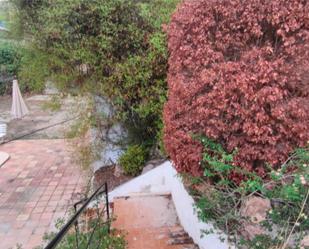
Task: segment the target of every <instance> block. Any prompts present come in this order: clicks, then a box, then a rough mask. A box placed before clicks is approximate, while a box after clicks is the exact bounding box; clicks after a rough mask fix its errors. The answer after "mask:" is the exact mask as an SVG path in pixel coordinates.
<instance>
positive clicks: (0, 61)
mask: <svg viewBox="0 0 309 249" xmlns="http://www.w3.org/2000/svg"><path fill="white" fill-rule="evenodd" d="M21 57H22V53H21V49H20V48H19V47H18V46H17V45H15V44H12V43H9V42H5V41H1V42H0V95H1V94H4V93H5V92H6V90H7V89H8V88H9V86H10V83H11V79H12V77H13V76H14V75H17V73H18V70H19V67H20V61H21Z"/></svg>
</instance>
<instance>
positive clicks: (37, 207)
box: [0, 139, 86, 249]
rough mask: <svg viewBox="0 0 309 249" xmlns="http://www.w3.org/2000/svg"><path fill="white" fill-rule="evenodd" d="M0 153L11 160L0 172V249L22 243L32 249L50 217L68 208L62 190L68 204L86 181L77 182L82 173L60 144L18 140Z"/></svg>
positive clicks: (61, 142) (52, 222)
mask: <svg viewBox="0 0 309 249" xmlns="http://www.w3.org/2000/svg"><path fill="white" fill-rule="evenodd" d="M0 150H1V151H4V152H7V153H9V154H10V156H11V157H10V160H9V161H7V162H6V163H5V164H4V165H3V166H2V167H1V168H0V241H5V243H3V244H1V246H0V248H1V249H8V248H10V247H14V246H15V245H16V244H18V243H20V244H22V243H23V247H22V248H23V249H32V248H33V247H34V245H35V246H37V245H40V244H41V242H42V236H43V235H44V233H45V232H48V229H49V228H50V226H51V225H52V224H54V217H59V216H61V215H63V212H64V210H67V209H68V208H69V206H68V205H69V204H70V203H69V202H67V201H65V200H63V198H62V197H63V196H62V195H63V194H64V191H65V189H66V187H69V189H70V192H68V193H66V197H67V198H68V200H70V199H72V196H73V194H74V193H75V189H76V186H77V185H78V186H79V185H80V186H79V188H80V187H83V186H84V183H85V182H86V181H85V182H82V183H81V182H80V181H79V178H80V176H81V175H83V172H81V170H80V167H78V166H76V165H74V164H73V163H72V162H71V160H70V155H71V153H70V152H69V150H68V146H67V144H66V142H65V141H64V140H61V139H59V140H19V141H14V142H11V143H8V144H4V145H0ZM65 172H69V173H70V174H65ZM76 175H77V176H78V177H76ZM55 176H56V177H55ZM83 179H85V177H83ZM72 186H74V187H73V188H72ZM58 206H59V207H58ZM32 234H34V235H35V236H32Z"/></svg>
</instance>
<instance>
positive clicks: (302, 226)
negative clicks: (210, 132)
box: [184, 137, 309, 249]
mask: <svg viewBox="0 0 309 249" xmlns="http://www.w3.org/2000/svg"><path fill="white" fill-rule="evenodd" d="M198 139H199V140H200V142H201V144H202V145H203V157H202V161H201V162H200V165H201V168H202V169H203V175H204V176H203V177H200V178H193V179H194V181H192V177H190V179H189V181H188V182H189V184H188V185H189V189H190V190H191V194H192V195H193V196H194V198H195V200H196V207H197V213H198V216H199V218H200V219H201V220H202V221H203V222H212V223H213V224H214V225H215V228H219V229H220V230H222V231H224V232H225V233H226V234H227V235H228V239H229V240H230V242H233V243H234V244H236V245H237V248H244V247H243V246H247V248H255V249H269V248H278V249H279V248H280V249H282V248H286V249H287V248H291V247H290V246H289V243H290V242H291V240H292V238H293V240H294V244H295V246H296V247H293V248H300V247H299V244H300V241H301V239H302V238H303V237H304V236H305V234H306V233H307V232H308V231H309V219H308V216H307V215H308V213H309V201H308V200H309V199H308V198H309V189H308V182H309V174H308V170H309V144H308V146H307V147H305V148H301V149H297V150H296V151H295V152H294V153H293V154H292V155H291V156H290V157H289V159H288V160H287V161H286V162H285V163H284V164H283V165H281V167H280V168H278V169H277V170H276V171H275V170H273V169H272V168H271V167H270V166H269V169H268V173H267V178H266V179H262V178H261V177H260V176H259V175H258V174H257V173H252V172H250V171H246V170H244V169H243V168H241V167H237V166H236V165H235V162H234V157H235V155H236V154H237V151H235V152H233V153H228V152H226V151H225V150H224V149H223V148H222V146H221V145H220V144H218V143H216V142H214V141H212V140H210V139H208V138H207V137H199V138H198ZM234 173H241V174H242V175H243V176H245V179H244V181H243V182H242V183H241V184H240V185H236V184H235V182H234V181H233V180H232V179H231V175H232V174H234ZM184 179H188V177H185V178H184ZM196 179H198V180H196ZM252 196H258V197H261V198H263V199H268V200H269V201H270V203H271V207H272V209H271V210H269V211H268V213H267V217H266V220H264V221H262V222H260V224H259V225H260V226H261V227H262V228H263V229H264V231H265V233H264V234H260V235H258V236H255V237H254V238H253V239H251V240H250V239H249V240H248V239H247V238H245V237H244V236H243V235H242V231H243V229H244V224H245V223H246V222H247V221H248V217H243V216H242V214H241V212H240V209H241V207H242V205H243V204H244V203H245V201H246V200H247V199H248V198H249V197H252ZM271 231H273V235H274V236H270V234H271ZM204 232H205V233H206V234H210V233H213V232H214V230H208V231H204ZM265 238H267V239H265ZM245 248H246V247H245Z"/></svg>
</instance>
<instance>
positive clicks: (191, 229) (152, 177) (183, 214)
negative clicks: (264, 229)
mask: <svg viewBox="0 0 309 249" xmlns="http://www.w3.org/2000/svg"><path fill="white" fill-rule="evenodd" d="M167 193H169V194H171V195H172V199H173V202H174V205H175V208H176V211H177V214H178V218H179V220H180V223H181V225H182V226H183V228H184V230H185V231H186V232H187V233H188V234H189V235H190V236H191V238H192V239H193V240H194V242H195V243H196V244H198V246H199V247H200V248H201V249H230V248H233V247H231V246H229V245H228V244H227V243H226V242H221V240H220V239H219V237H220V235H219V234H209V235H204V236H203V237H202V232H201V231H202V230H208V229H211V228H213V226H212V225H211V224H206V223H202V222H200V221H199V219H198V217H197V214H196V212H195V211H194V200H193V198H192V197H191V196H190V195H189V194H188V192H187V191H186V189H185V187H184V185H183V184H182V182H181V180H180V178H179V177H177V172H176V170H175V169H174V168H173V166H172V164H171V162H165V163H163V164H162V165H161V166H159V167H157V168H155V169H153V170H151V171H149V172H147V173H146V174H144V175H141V176H139V177H137V178H135V179H133V180H131V181H129V182H127V183H125V184H123V185H121V186H120V187H118V188H116V189H114V190H113V191H112V192H110V193H109V198H110V200H111V202H112V201H113V199H114V198H117V197H123V196H130V195H136V194H138V195H141V194H167Z"/></svg>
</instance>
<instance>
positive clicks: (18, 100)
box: [11, 80, 29, 119]
mask: <svg viewBox="0 0 309 249" xmlns="http://www.w3.org/2000/svg"><path fill="white" fill-rule="evenodd" d="M12 92H13V102H12V109H11V115H12V117H13V119H19V118H22V117H23V116H25V115H26V114H28V113H29V110H28V107H27V106H26V104H25V102H24V100H23V97H22V96H21V92H20V89H19V86H18V81H17V80H13V90H12Z"/></svg>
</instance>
